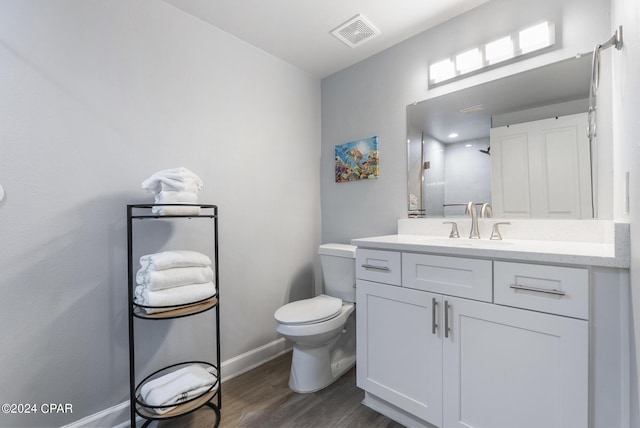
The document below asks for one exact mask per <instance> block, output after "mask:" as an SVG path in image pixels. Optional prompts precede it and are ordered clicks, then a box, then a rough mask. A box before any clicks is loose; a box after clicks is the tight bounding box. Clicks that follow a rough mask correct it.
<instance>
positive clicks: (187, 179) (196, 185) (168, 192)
mask: <svg viewBox="0 0 640 428" xmlns="http://www.w3.org/2000/svg"><path fill="white" fill-rule="evenodd" d="M142 188H143V189H145V190H146V191H147V192H149V193H153V194H154V195H155V201H156V204H195V203H197V202H198V192H199V191H200V189H202V180H200V177H198V176H197V175H196V174H194V173H193V172H191V171H189V170H188V169H187V168H182V167H180V168H172V169H163V170H162V171H158V172H156V173H155V174H153V175H152V176H151V177H149V178H147V179H146V180H144V181H143V182H142ZM152 212H153V213H154V214H158V215H198V214H200V207H199V206H184V207H178V206H166V207H153V209H152Z"/></svg>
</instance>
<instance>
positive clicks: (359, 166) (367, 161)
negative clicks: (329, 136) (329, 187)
mask: <svg viewBox="0 0 640 428" xmlns="http://www.w3.org/2000/svg"><path fill="white" fill-rule="evenodd" d="M367 178H378V137H369V138H365V139H363V140H358V141H351V142H349V143H345V144H339V145H337V146H336V183H343V182H347V181H355V180H364V179H367Z"/></svg>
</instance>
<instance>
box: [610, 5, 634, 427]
mask: <svg viewBox="0 0 640 428" xmlns="http://www.w3.org/2000/svg"><path fill="white" fill-rule="evenodd" d="M612 4H613V14H612V15H613V19H612V26H613V27H614V28H615V27H617V26H618V25H622V26H623V40H624V47H623V49H622V50H621V51H613V52H611V53H609V54H608V57H607V58H608V62H607V64H613V66H610V67H608V69H609V70H611V74H612V76H613V79H612V80H613V100H612V105H613V127H612V128H613V135H614V141H615V148H614V156H615V159H614V165H615V167H614V183H616V184H620V186H616V187H615V189H616V191H619V190H617V189H621V188H624V186H622V183H623V182H624V176H625V173H626V172H629V176H630V180H629V195H630V199H629V202H630V203H629V208H630V210H629V212H626V210H625V203H624V201H625V198H624V196H621V197H620V196H618V197H617V198H616V201H617V203H616V206H615V207H614V212H615V215H616V218H618V219H619V220H621V221H624V220H628V221H629V222H630V223H631V306H632V308H631V309H632V318H633V324H632V329H633V334H634V337H633V338H632V341H631V346H630V352H631V356H632V370H631V371H632V377H631V379H629V383H630V387H631V392H632V394H631V423H630V425H629V426H632V427H637V426H640V397H639V394H638V373H639V372H640V352H639V351H638V344H640V198H639V197H638V195H640V191H639V190H638V185H639V183H640V120H638V112H640V74H639V73H638V71H639V70H640V2H637V1H635V0H613V1H612ZM620 193H622V192H620Z"/></svg>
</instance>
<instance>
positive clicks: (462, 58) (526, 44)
mask: <svg viewBox="0 0 640 428" xmlns="http://www.w3.org/2000/svg"><path fill="white" fill-rule="evenodd" d="M553 44H555V25H554V24H553V22H551V21H544V22H542V23H538V24H535V25H532V26H529V27H527V28H524V29H522V30H520V31H516V32H514V33H512V34H508V35H506V36H504V37H500V38H498V39H494V40H492V41H491V42H488V43H485V44H484V45H481V46H479V47H475V48H471V49H467V50H465V51H463V52H461V53H459V54H456V55H453V56H452V57H451V58H446V59H442V60H439V61H437V62H435V63H433V64H431V65H430V66H429V85H437V84H439V83H442V82H445V81H447V80H450V79H454V78H457V77H461V76H464V75H465V74H469V73H471V72H475V71H478V70H482V69H484V68H487V67H491V66H495V65H496V64H500V63H503V62H505V61H508V60H512V59H515V58H518V57H519V56H522V55H527V54H530V53H532V52H536V51H540V50H541V49H544V48H547V47H549V46H552V45H553Z"/></svg>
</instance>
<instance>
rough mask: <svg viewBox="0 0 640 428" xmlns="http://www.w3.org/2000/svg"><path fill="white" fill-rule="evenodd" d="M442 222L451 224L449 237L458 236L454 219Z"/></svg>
mask: <svg viewBox="0 0 640 428" xmlns="http://www.w3.org/2000/svg"><path fill="white" fill-rule="evenodd" d="M442 224H450V225H451V233H450V234H449V238H459V237H460V232H458V224H457V223H456V222H455V221H443V222H442Z"/></svg>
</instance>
